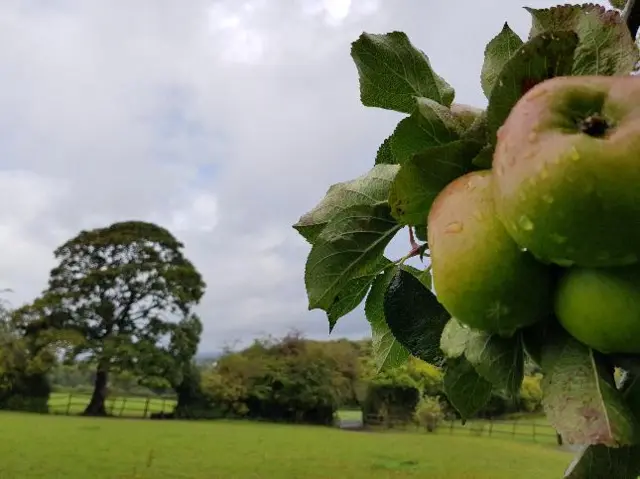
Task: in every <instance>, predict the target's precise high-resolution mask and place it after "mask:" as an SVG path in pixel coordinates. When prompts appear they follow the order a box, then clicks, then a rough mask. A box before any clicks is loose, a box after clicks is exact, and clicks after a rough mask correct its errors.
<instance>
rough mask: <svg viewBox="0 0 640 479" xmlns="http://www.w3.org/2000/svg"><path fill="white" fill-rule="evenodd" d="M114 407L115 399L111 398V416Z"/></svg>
mask: <svg viewBox="0 0 640 479" xmlns="http://www.w3.org/2000/svg"><path fill="white" fill-rule="evenodd" d="M115 407H116V398H115V396H114V397H112V398H111V415H112V416H113V410H114V409H115Z"/></svg>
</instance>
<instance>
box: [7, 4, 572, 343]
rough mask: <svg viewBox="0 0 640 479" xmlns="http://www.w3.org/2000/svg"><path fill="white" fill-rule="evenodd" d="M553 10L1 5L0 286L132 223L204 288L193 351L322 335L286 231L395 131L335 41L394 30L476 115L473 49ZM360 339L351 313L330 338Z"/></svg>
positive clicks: (477, 51) (36, 282)
mask: <svg viewBox="0 0 640 479" xmlns="http://www.w3.org/2000/svg"><path fill="white" fill-rule="evenodd" d="M555 3H558V2H549V1H543V0H528V1H527V2H526V3H523V4H522V5H521V2H519V1H514V0H492V1H490V2H487V1H484V2H479V1H477V0H457V1H455V2H450V1H444V0H421V1H417V0H414V1H406V0H405V1H402V0H353V1H348V0H252V1H242V0H221V1H215V0H206V1H205V0H189V1H184V0H136V1H131V0H75V1H72V0H23V1H19V0H2V1H1V2H0V204H1V207H0V288H11V289H13V291H14V292H13V293H12V294H11V295H8V296H7V299H9V300H10V301H11V302H12V303H13V304H14V305H18V304H20V303H22V302H24V301H28V300H30V299H31V298H33V297H34V295H36V294H38V292H40V291H41V290H42V289H43V288H44V287H45V285H46V280H47V276H48V272H49V270H50V268H51V267H52V266H53V264H54V263H53V254H52V251H53V249H54V248H55V247H56V246H58V245H59V244H61V243H62V242H63V241H65V240H66V239H68V238H70V237H72V236H73V235H75V234H76V233H77V232H78V231H80V230H81V229H83V228H92V227H100V226H106V225H107V224H109V223H112V222H115V221H122V220H129V219H141V220H151V221H155V222H158V223H159V224H161V225H163V226H165V227H168V228H169V229H170V230H171V231H172V232H173V233H174V234H175V235H176V236H177V237H178V238H179V239H180V240H182V241H183V242H184V243H185V245H186V247H185V253H186V254H187V255H188V257H189V258H190V259H191V260H192V261H193V262H194V263H195V264H196V266H197V267H198V268H199V269H200V271H201V272H202V274H203V275H204V276H205V279H206V282H207V284H208V289H207V293H206V296H205V298H204V299H203V302H202V304H201V307H200V308H199V312H200V314H201V316H202V319H203V321H204V324H205V332H204V335H203V339H202V344H201V351H213V350H216V349H218V348H219V347H220V346H222V345H223V344H225V343H228V342H231V341H234V340H241V341H243V342H245V341H247V340H250V339H251V338H253V337H255V336H256V335H261V334H263V333H266V332H269V333H273V334H282V333H284V332H286V331H287V330H288V329H289V328H292V327H295V328H298V329H300V330H302V331H304V332H306V333H307V334H308V335H309V336H313V337H318V338H326V337H327V333H328V327H327V321H326V318H325V315H324V313H322V312H317V311H315V312H308V311H307V300H306V295H305V291H304V283H303V271H304V261H305V257H306V255H307V253H308V251H309V246H308V245H307V244H306V243H305V242H304V240H303V239H302V238H301V237H299V236H298V235H297V233H296V232H295V231H294V230H293V229H292V228H291V224H293V223H295V222H296V221H297V219H298V217H299V216H300V215H301V214H303V213H304V212H306V211H307V210H308V209H310V208H311V207H312V206H313V205H314V204H315V203H316V202H317V201H319V200H320V199H321V198H322V196H323V195H324V193H325V191H326V190H327V188H328V186H329V185H330V184H332V183H335V182H338V181H344V180H348V179H351V178H353V177H355V176H359V175H360V174H363V173H365V172H366V171H367V170H368V169H369V168H370V167H371V166H372V164H373V157H374V155H375V151H376V149H377V148H378V145H379V143H380V142H381V141H382V140H383V139H384V138H385V137H386V136H387V135H388V134H389V133H390V132H391V131H392V129H393V127H394V126H395V124H396V122H397V121H398V119H399V116H398V115H397V114H394V113H391V112H386V111H383V110H377V109H371V108H365V107H363V106H361V105H360V103H359V94H358V78H357V74H356V69H355V66H354V65H353V63H352V60H351V58H350V56H349V48H350V43H351V42H352V41H353V40H355V39H356V38H357V37H358V35H359V34H360V33H361V32H362V31H367V32H370V33H386V32H389V31H392V30H402V31H405V32H406V33H407V34H408V35H409V38H410V39H411V41H412V42H413V43H414V45H416V46H418V47H419V48H421V49H422V50H424V51H425V52H426V53H427V54H428V55H429V57H430V59H431V61H432V64H433V66H434V68H435V70H436V71H437V72H438V73H439V74H441V75H443V76H444V77H445V78H446V79H447V80H448V81H449V83H451V84H452V85H453V86H454V87H455V89H456V101H457V102H462V103H469V104H472V105H475V106H484V105H485V99H484V97H483V95H482V92H481V90H480V82H479V72H480V68H481V65H482V59H483V51H484V47H485V44H486V43H487V42H488V41H489V40H490V39H491V38H492V37H493V36H494V35H495V34H497V33H498V32H499V31H500V29H501V28H502V24H503V22H504V21H505V20H507V21H508V22H509V24H510V25H511V27H512V28H513V29H514V30H515V31H516V32H518V33H519V34H520V35H521V36H522V37H526V34H527V32H528V28H529V24H530V23H529V14H528V13H527V12H526V11H525V10H523V9H522V6H523V5H527V6H532V7H546V6H550V5H552V4H555ZM559 3H563V2H559ZM490 7H491V8H490ZM496 12H497V13H496ZM399 240H400V241H396V242H395V243H394V245H393V248H392V250H393V252H394V253H395V256H394V253H392V257H394V258H395V257H398V256H400V255H402V254H404V253H406V251H407V248H408V242H407V238H406V234H402V235H401V237H400V238H399ZM368 333H369V330H368V327H367V323H366V321H365V320H364V314H363V312H362V311H361V310H357V311H356V312H354V313H352V314H351V315H349V316H348V317H345V318H343V319H342V320H341V322H340V323H339V326H338V327H337V328H336V330H335V332H334V333H333V335H334V336H350V337H361V336H364V335H367V334H368Z"/></svg>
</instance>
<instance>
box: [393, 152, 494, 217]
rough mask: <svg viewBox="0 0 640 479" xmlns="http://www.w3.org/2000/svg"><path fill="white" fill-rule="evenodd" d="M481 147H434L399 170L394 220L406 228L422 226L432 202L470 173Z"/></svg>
mask: <svg viewBox="0 0 640 479" xmlns="http://www.w3.org/2000/svg"><path fill="white" fill-rule="evenodd" d="M481 148H482V144H480V143H478V142H475V141H469V140H459V141H454V142H452V143H447V144H446V145H442V146H434V147H433V148H429V149H428V150H425V151H423V152H422V153H419V154H417V155H415V156H413V157H412V158H411V159H410V160H409V161H408V162H406V163H405V164H403V165H402V166H401V167H400V171H399V172H398V174H397V175H396V177H395V179H394V181H393V185H392V186H391V191H390V192H389V204H390V205H391V208H392V213H393V216H394V217H395V218H396V219H397V220H398V222H400V223H402V224H405V225H423V224H426V222H427V215H428V214H429V209H430V208H431V204H432V203H433V200H435V199H436V196H438V194H439V193H440V191H442V190H443V189H444V187H445V186H447V185H448V184H449V183H450V182H451V181H453V180H455V179H456V178H458V177H459V176H462V175H464V174H465V173H467V172H469V171H470V170H471V161H472V160H473V158H474V157H475V156H476V155H477V154H478V152H479V151H480V149H481Z"/></svg>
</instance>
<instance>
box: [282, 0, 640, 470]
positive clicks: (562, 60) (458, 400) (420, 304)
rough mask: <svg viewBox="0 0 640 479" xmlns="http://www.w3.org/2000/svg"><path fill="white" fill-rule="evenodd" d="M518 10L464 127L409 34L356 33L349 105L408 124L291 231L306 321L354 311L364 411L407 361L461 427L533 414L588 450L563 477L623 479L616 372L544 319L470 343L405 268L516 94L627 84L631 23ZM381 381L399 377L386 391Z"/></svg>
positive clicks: (566, 11)
mask: <svg viewBox="0 0 640 479" xmlns="http://www.w3.org/2000/svg"><path fill="white" fill-rule="evenodd" d="M635 3H636V2H632V3H630V5H631V6H633V5H634V4H635ZM622 4H623V2H616V6H617V7H618V8H620V7H621V6H622ZM634 9H635V10H638V9H640V6H637V7H633V9H632V10H634ZM526 10H527V11H528V12H529V13H530V15H531V20H532V23H531V29H530V32H529V35H528V37H527V38H520V37H519V36H518V35H517V34H516V33H515V32H514V31H513V30H512V29H511V28H510V27H509V25H508V24H507V23H504V24H503V27H502V29H501V30H500V31H499V32H498V33H497V35H496V36H495V37H494V38H493V39H491V41H490V42H489V43H488V45H487V47H486V49H485V58H484V63H483V66H482V69H481V72H480V84H481V86H482V89H483V92H484V93H485V95H486V97H487V99H488V105H487V108H486V110H485V111H482V112H480V113H478V114H476V115H474V117H472V120H471V121H470V122H469V120H467V121H463V119H462V117H461V116H460V114H459V113H456V112H459V111H460V107H461V106H460V105H458V104H456V103H455V92H454V89H453V88H452V87H451V85H450V84H449V83H448V82H447V81H446V80H445V79H444V78H442V77H441V76H440V75H439V74H438V73H437V72H436V71H435V70H434V68H433V66H432V65H431V62H430V60H429V58H428V56H427V55H426V54H425V53H424V52H422V51H421V50H420V49H418V48H417V47H415V46H414V45H413V44H412V43H411V42H410V40H409V39H408V37H407V35H406V34H404V33H402V32H397V31H394V32H390V33H387V34H371V33H363V34H362V35H360V37H359V38H358V39H357V40H355V41H354V42H353V43H352V45H351V56H352V58H353V61H354V63H355V66H356V72H357V74H358V77H359V85H360V99H361V102H362V104H363V105H364V106H367V107H375V108H382V109H387V110H393V111H397V112H400V113H403V114H405V116H404V118H402V119H401V120H400V121H399V123H398V125H397V127H396V128H395V130H394V131H393V132H392V133H391V135H390V136H388V137H387V138H385V139H382V144H381V146H380V148H379V150H378V153H377V155H376V158H375V160H374V161H373V163H374V166H373V167H372V168H371V170H369V172H367V173H365V174H364V175H362V176H361V177H360V178H357V179H355V180H352V181H345V182H342V183H339V184H336V185H333V186H331V187H330V188H329V190H328V192H327V194H326V196H325V198H324V199H323V200H322V201H321V202H320V203H319V205H318V206H316V207H315V208H314V209H313V210H312V211H311V212H309V213H307V214H306V215H303V216H302V217H301V218H300V220H299V221H298V222H297V223H296V224H295V225H294V228H296V230H298V231H299V232H300V234H302V235H303V236H304V237H305V238H306V239H307V241H309V243H310V244H311V250H310V252H309V256H308V258H307V264H306V269H305V285H306V290H307V295H308V299H309V309H310V310H313V309H320V310H323V311H325V312H326V313H327V316H328V319H329V324H330V329H332V328H333V327H334V326H335V324H336V322H337V321H338V320H339V319H340V318H341V317H342V316H344V315H346V314H347V313H349V312H350V311H352V310H354V309H355V308H356V307H358V305H359V304H361V303H362V302H363V301H364V303H365V313H366V316H367V319H368V320H369V322H370V324H371V329H372V335H373V343H372V346H373V355H374V357H375V364H376V367H377V371H378V372H379V373H380V375H381V377H380V378H378V380H376V381H372V382H371V384H377V386H376V387H377V388H378V389H379V391H380V393H379V394H378V393H376V394H378V396H375V395H373V396H372V398H370V399H368V404H369V405H371V404H373V403H376V407H374V408H373V409H376V408H378V409H379V408H380V406H379V405H378V404H381V403H382V402H383V401H382V400H381V399H380V400H379V399H375V400H374V399H373V398H374V397H375V398H377V397H380V398H384V396H385V394H391V393H390V392H389V391H391V387H392V386H393V387H398V388H400V389H401V388H406V391H409V390H410V389H411V388H414V390H416V391H418V390H419V389H415V382H414V381H412V380H411V378H410V377H409V375H408V374H407V371H406V369H405V370H403V367H404V365H406V364H408V362H409V361H412V357H413V358H420V359H423V360H425V361H427V362H431V363H432V364H433V365H434V366H437V367H441V368H442V372H443V377H442V387H443V389H444V392H445V395H446V399H447V401H448V402H449V403H450V404H451V405H453V407H454V408H455V409H456V410H457V413H458V414H459V415H460V416H461V418H462V419H463V421H464V420H465V419H466V418H468V417H471V416H473V415H476V414H479V413H481V411H483V410H486V409H487V408H489V409H491V408H492V407H491V405H492V403H493V404H497V403H499V402H502V403H503V405H509V404H510V405H511V406H509V407H517V406H515V405H516V404H517V403H518V402H520V403H522V404H524V407H525V408H526V409H527V410H530V411H536V410H539V409H540V407H541V404H542V405H543V407H544V410H545V412H546V414H547V416H548V417H549V419H550V420H551V422H552V424H553V425H554V426H555V427H556V428H557V429H558V431H559V432H560V434H561V435H562V436H563V437H564V439H565V442H576V443H580V444H583V445H584V448H585V449H584V450H583V451H582V452H581V453H580V454H579V455H578V457H577V459H576V462H575V463H574V464H572V466H571V467H570V468H569V469H568V470H567V473H566V477H571V478H572V479H590V478H596V477H609V476H610V474H609V473H610V472H611V471H615V472H616V474H617V475H616V477H635V476H636V475H638V474H640V466H639V465H638V464H637V461H635V462H634V461H632V460H630V459H629V457H631V456H630V453H629V450H630V449H629V448H631V451H632V452H633V450H634V449H633V448H637V447H640V438H639V437H638V435H637V431H638V427H640V422H638V419H637V418H636V416H637V415H638V417H640V415H639V414H640V413H639V412H638V411H640V409H638V407H640V404H639V403H637V402H635V401H634V400H633V398H634V395H633V394H632V393H630V392H629V391H630V390H631V391H633V390H634V388H631V387H630V386H626V389H625V388H624V387H623V386H621V385H620V384H616V382H615V381H614V375H613V368H614V366H616V365H619V366H621V364H620V361H621V358H619V357H616V356H607V355H604V354H601V353H598V352H595V351H593V350H592V349H591V348H589V347H587V346H585V345H582V344H580V343H578V342H577V341H576V340H575V339H573V338H571V337H569V336H568V335H567V334H566V333H563V332H562V330H561V328H557V327H556V326H557V320H556V318H554V317H545V318H540V320H539V323H537V324H536V325H534V326H532V327H526V328H521V329H519V330H518V331H516V332H515V333H514V334H513V335H512V336H510V337H499V336H494V335H491V334H489V333H487V332H484V331H478V330H473V329H470V328H468V327H466V326H465V325H464V324H462V322H461V321H458V320H457V319H456V318H451V317H450V314H449V313H448V311H447V310H446V309H445V308H444V307H443V306H442V305H441V304H440V303H439V301H438V299H437V291H434V289H433V287H432V280H431V273H430V267H427V268H425V269H416V268H411V267H408V266H407V265H405V264H404V263H405V261H406V260H407V259H408V258H411V257H417V256H420V258H421V259H422V258H423V257H425V256H426V257H427V258H428V257H429V254H430V251H429V245H428V244H427V243H425V241H426V239H425V238H427V235H426V234H425V233H426V227H427V226H428V224H427V223H428V221H427V219H428V217H429V212H430V210H431V205H432V203H433V202H434V200H435V198H436V197H437V196H438V194H439V193H440V192H441V191H442V190H443V189H444V188H445V186H447V185H448V184H450V183H451V182H452V181H453V180H455V179H456V178H459V177H460V176H462V175H464V174H466V173H468V172H470V171H476V170H482V169H490V168H491V166H492V157H493V153H494V150H495V148H496V145H497V143H498V138H499V134H498V133H499V131H500V128H501V126H502V125H503V123H504V122H505V120H506V119H507V118H508V117H509V114H510V112H511V110H512V108H513V106H514V105H515V104H516V103H517V102H518V101H519V100H520V99H521V98H522V96H523V95H524V94H525V93H527V92H528V91H529V90H531V89H532V88H533V87H534V86H536V85H537V84H539V83H542V82H544V81H545V80H548V79H552V78H554V77H558V76H585V75H600V76H621V75H628V74H630V73H632V71H633V69H634V68H635V65H636V63H637V62H638V60H639V59H640V52H639V51H638V47H637V46H636V44H635V42H634V38H633V37H632V36H631V35H630V30H629V29H631V31H632V32H633V34H634V35H635V32H636V30H637V25H635V24H632V23H634V21H632V20H631V19H632V18H635V17H638V12H637V11H635V12H633V11H630V10H628V11H627V12H626V13H625V17H623V16H622V15H621V14H620V12H618V11H617V10H606V9H605V8H604V7H602V6H599V5H595V4H584V5H561V6H556V7H552V8H548V9H534V8H527V9H526ZM627 20H628V23H629V25H627ZM532 134H533V132H532ZM453 226H456V225H452V228H453ZM460 227H461V226H460ZM405 228H408V230H409V238H410V245H411V249H410V251H409V252H408V254H407V255H406V256H404V257H402V258H399V259H397V260H392V259H389V258H387V257H386V256H385V251H386V247H387V245H388V244H389V243H390V241H391V240H392V239H393V238H394V237H395V236H396V235H397V233H398V232H399V231H401V230H403V229H405ZM621 234H623V233H621ZM416 237H418V238H419V239H420V241H421V243H417V242H416V241H415V238H416ZM523 254H530V253H527V252H524V253H523ZM561 266H563V265H558V267H561ZM564 266H566V265H564ZM495 268H500V264H495ZM554 271H555V270H554ZM487 274H490V273H487ZM531 287H532V288H533V287H536V286H535V285H531ZM458 319H462V318H458ZM624 359H625V363H624V364H625V368H630V369H631V370H634V369H640V368H637V364H640V361H639V359H640V358H638V357H631V358H629V357H626V358H624ZM628 365H631V367H628ZM634 365H635V368H634V367H633V366H634ZM391 369H396V370H397V371H398V373H399V375H398V376H397V377H395V378H394V380H391V381H390V380H385V379H384V376H385V375H387V374H388V371H389V370H391ZM525 371H528V372H530V373H532V372H533V373H539V372H542V374H543V378H542V380H540V377H541V376H534V377H528V378H527V379H526V380H525ZM631 376H633V374H631ZM626 384H629V383H628V382H627V383H626ZM373 390H376V389H375V387H374V388H373V389H372V391H373ZM407 394H408V393H407ZM376 401H377V402H376ZM620 446H622V447H620ZM613 447H615V448H616V449H612V448H613Z"/></svg>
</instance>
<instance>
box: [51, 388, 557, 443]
mask: <svg viewBox="0 0 640 479" xmlns="http://www.w3.org/2000/svg"><path fill="white" fill-rule="evenodd" d="M90 399H91V395H90V394H83V393H60V392H58V393H52V394H51V397H50V399H49V413H50V414H61V415H77V414H82V412H83V411H84V409H85V408H86V407H87V404H89V400H90ZM175 405H176V400H175V398H173V397H160V396H149V397H142V396H113V397H109V398H107V401H106V404H105V406H106V409H107V413H108V414H109V415H111V416H116V417H126V418H132V419H133V418H139V419H147V418H151V417H154V416H155V417H157V416H162V415H163V414H170V413H171V412H172V411H173V409H174V407H175ZM350 412H351V413H355V412H357V411H350ZM205 416H206V415H203V417H202V419H205V418H206V417H205ZM351 416H353V417H351ZM357 416H359V417H356V415H355V414H353V415H351V414H350V415H349V416H348V417H347V418H343V419H342V422H345V423H351V424H350V426H349V427H345V428H350V429H361V428H363V427H364V428H365V429H370V430H396V431H411V432H422V433H427V432H429V431H427V429H426V428H425V427H423V426H419V425H417V424H415V423H413V422H407V421H406V420H401V419H398V418H393V417H391V418H390V417H381V416H375V415H370V416H366V417H362V416H361V415H359V414H358V415H357ZM340 423H341V421H338V424H339V425H340ZM430 433H435V434H449V435H471V436H484V437H502V438H507V439H514V440H528V441H533V442H538V443H546V444H562V439H561V438H560V436H559V435H558V434H557V432H556V430H555V429H554V428H553V427H552V426H551V425H550V424H549V423H548V422H546V420H545V419H544V418H543V417H541V418H531V417H526V418H514V419H473V420H469V421H467V422H466V423H465V424H462V421H460V420H459V419H453V420H451V419H448V420H442V421H440V422H439V423H438V425H437V427H436V428H435V430H434V431H431V432H430Z"/></svg>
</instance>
